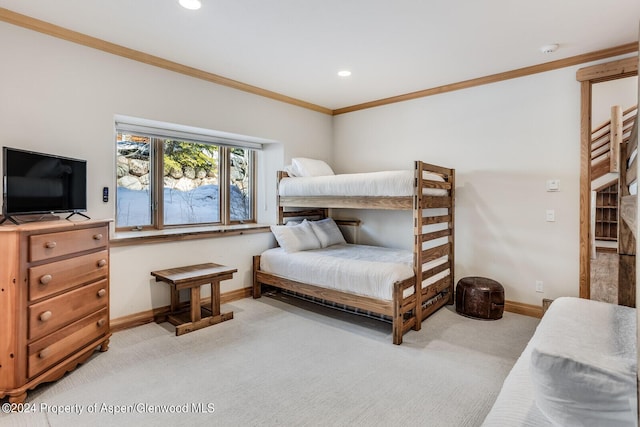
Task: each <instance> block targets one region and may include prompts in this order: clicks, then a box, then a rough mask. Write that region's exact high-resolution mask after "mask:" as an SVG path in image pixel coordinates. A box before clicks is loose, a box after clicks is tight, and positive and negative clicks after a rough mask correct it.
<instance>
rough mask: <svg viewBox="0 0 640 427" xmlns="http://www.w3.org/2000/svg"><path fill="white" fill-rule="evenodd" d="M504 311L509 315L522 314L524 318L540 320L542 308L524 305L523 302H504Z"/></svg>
mask: <svg viewBox="0 0 640 427" xmlns="http://www.w3.org/2000/svg"><path fill="white" fill-rule="evenodd" d="M504 309H505V311H508V312H510V313H516V314H523V315H525V316H531V317H537V318H538V319H540V318H542V307H541V306H538V305H533V304H525V303H523V302H516V301H505V302H504Z"/></svg>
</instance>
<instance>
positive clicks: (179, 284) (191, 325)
mask: <svg viewBox="0 0 640 427" xmlns="http://www.w3.org/2000/svg"><path fill="white" fill-rule="evenodd" d="M237 271H238V270H237V269H235V268H231V267H227V266H224V265H220V264H214V263H206V264H197V265H189V266H186V267H176V268H168V269H166V270H158V271H152V272H151V275H152V276H154V277H155V278H156V282H165V283H168V284H169V285H170V286H171V311H170V312H169V313H168V314H164V315H159V316H156V319H155V321H156V322H157V323H162V322H165V321H168V322H169V323H171V324H172V325H174V326H175V327H176V335H182V334H186V333H188V332H192V331H196V330H198V329H202V328H206V327H207V326H211V325H215V324H217V323H221V322H224V321H225V320H230V319H233V312H232V311H229V312H227V313H220V282H221V281H223V280H228V279H231V278H233V273H235V272H237ZM207 284H211V304H210V305H209V306H208V307H207V306H202V304H201V302H200V286H202V285H207ZM181 289H190V290H191V301H190V306H189V308H188V309H186V310H185V309H182V308H181V304H180V290H181Z"/></svg>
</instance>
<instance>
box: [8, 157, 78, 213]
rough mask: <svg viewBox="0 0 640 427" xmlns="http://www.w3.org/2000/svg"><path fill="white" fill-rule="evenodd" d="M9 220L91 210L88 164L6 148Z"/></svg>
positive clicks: (66, 158) (76, 160)
mask: <svg viewBox="0 0 640 427" xmlns="http://www.w3.org/2000/svg"><path fill="white" fill-rule="evenodd" d="M2 161H3V163H2V165H3V192H2V193H3V194H2V196H3V204H2V214H3V215H4V217H5V219H6V218H7V217H11V216H12V215H26V214H44V213H60V212H71V213H79V212H86V210H87V162H86V160H80V159H72V158H68V157H62V156H56V155H52V154H45V153H36V152H33V151H26V150H20V149H16V148H9V147H2Z"/></svg>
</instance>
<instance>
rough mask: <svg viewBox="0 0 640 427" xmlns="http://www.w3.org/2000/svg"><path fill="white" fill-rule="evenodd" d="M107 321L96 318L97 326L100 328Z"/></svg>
mask: <svg viewBox="0 0 640 427" xmlns="http://www.w3.org/2000/svg"><path fill="white" fill-rule="evenodd" d="M106 322H107V321H106V320H105V319H100V320H98V327H99V328H102V327H103V326H104V324H105V323H106Z"/></svg>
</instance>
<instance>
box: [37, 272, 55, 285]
mask: <svg viewBox="0 0 640 427" xmlns="http://www.w3.org/2000/svg"><path fill="white" fill-rule="evenodd" d="M51 279H53V276H52V275H50V274H45V275H44V276H42V277H41V278H40V283H41V284H42V285H48V284H49V282H50V281H51Z"/></svg>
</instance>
